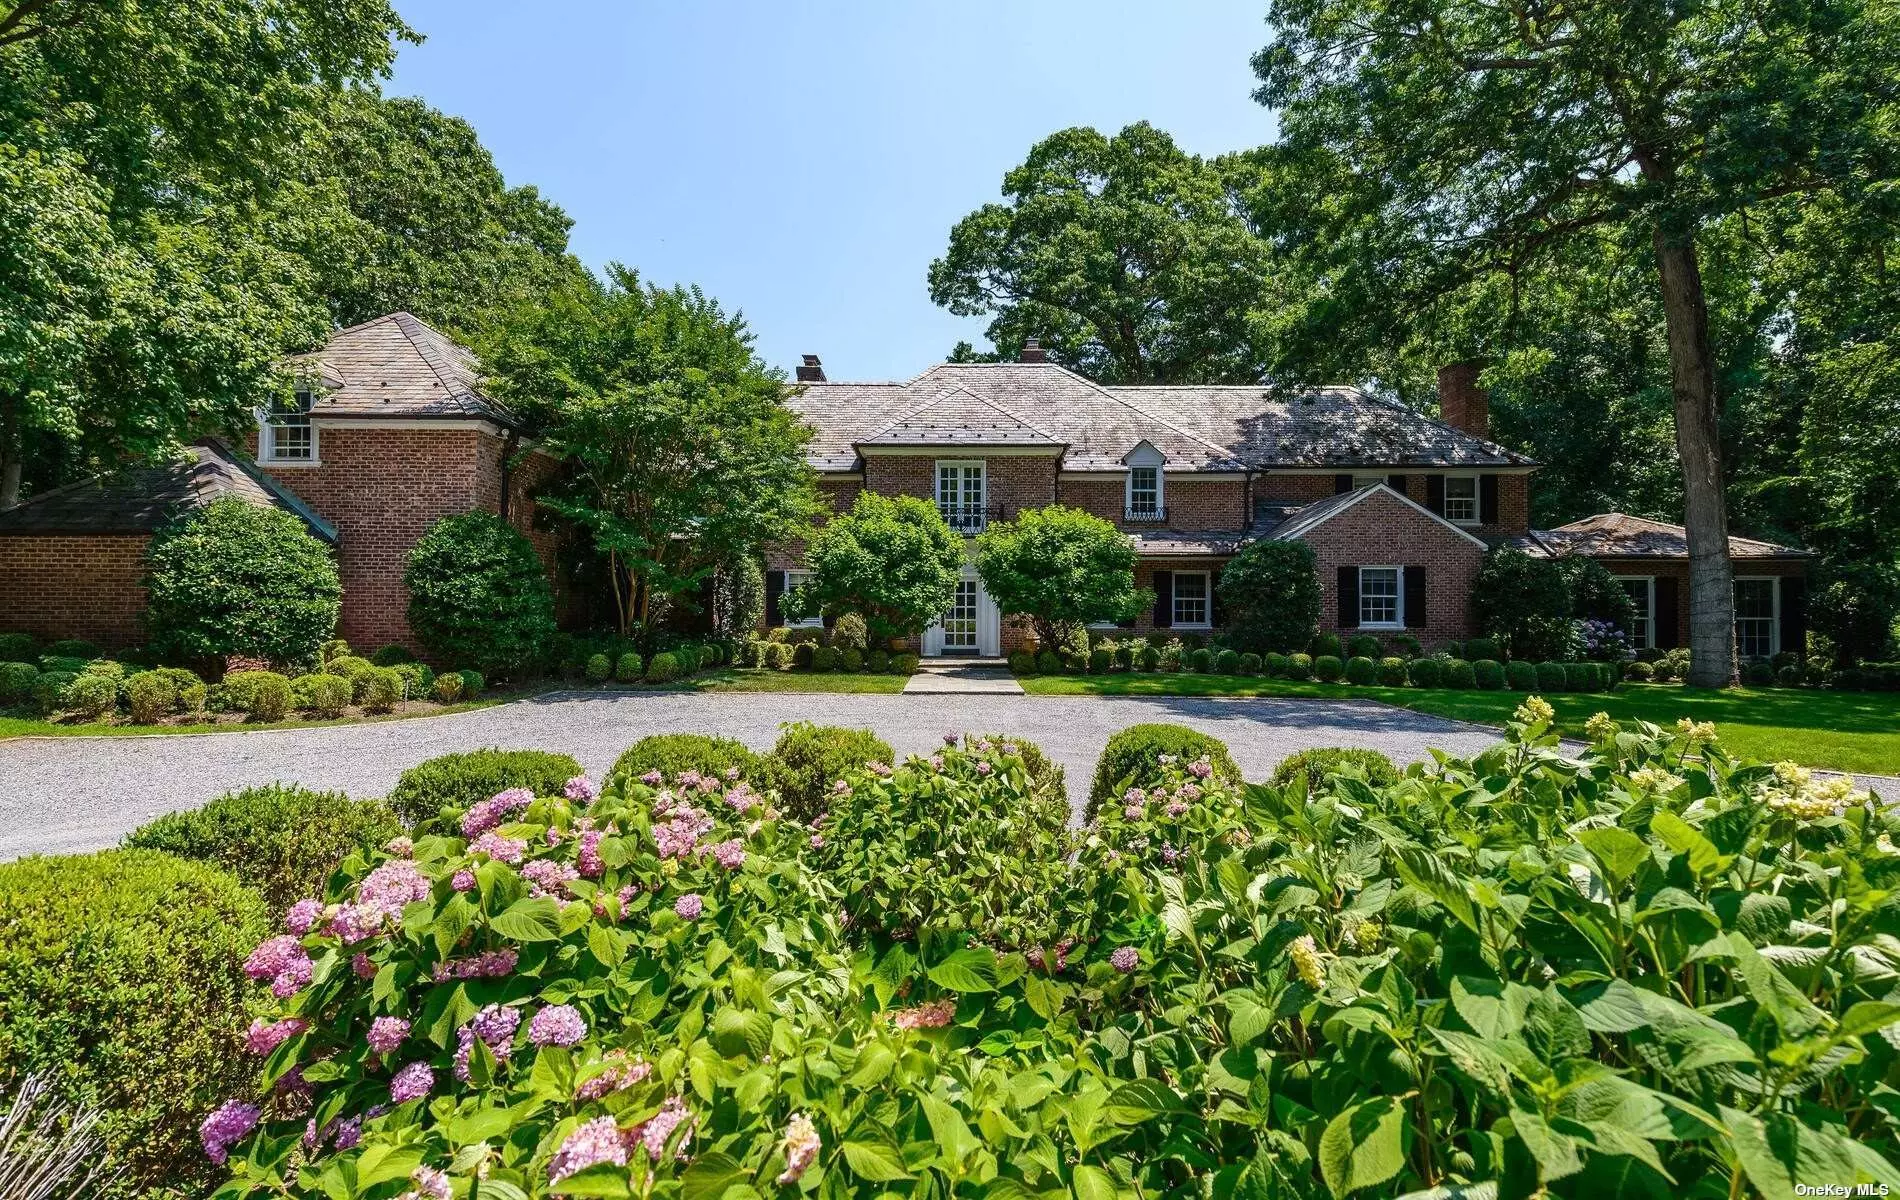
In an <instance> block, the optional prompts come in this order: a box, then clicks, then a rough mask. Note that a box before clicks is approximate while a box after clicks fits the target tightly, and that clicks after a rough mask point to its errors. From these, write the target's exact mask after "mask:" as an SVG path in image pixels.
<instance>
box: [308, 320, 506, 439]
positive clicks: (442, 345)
mask: <svg viewBox="0 0 1900 1200" xmlns="http://www.w3.org/2000/svg"><path fill="white" fill-rule="evenodd" d="M291 363H292V365H293V367H295V366H302V367H305V368H314V373H315V375H316V378H317V380H318V382H319V383H320V384H321V394H320V395H319V396H318V397H317V400H316V404H315V406H314V408H313V409H312V410H311V411H312V415H314V416H316V417H319V418H322V417H405V418H412V419H413V418H418V417H420V418H430V417H442V418H462V419H469V418H474V419H478V420H484V421H490V422H493V423H495V424H497V425H502V426H507V427H513V426H514V425H515V424H516V423H517V422H516V420H515V417H514V414H512V413H510V412H509V411H508V408H507V406H505V405H503V404H502V403H501V402H499V401H497V400H495V399H493V398H491V397H490V396H488V395H487V394H485V393H484V392H483V391H482V389H481V364H480V363H479V362H478V361H477V359H476V357H475V354H474V352H473V351H471V350H470V349H468V347H466V346H463V345H460V344H458V343H457V342H455V341H453V340H451V339H450V338H449V337H447V336H446V335H445V334H443V333H442V332H441V331H440V330H437V329H435V328H433V327H432V326H430V325H429V324H428V323H427V322H425V321H423V320H421V319H420V318H418V317H415V316H413V315H411V314H409V313H406V312H395V313H390V314H388V315H387V316H382V317H377V318H376V319H375V320H372V321H365V322H363V323H362V324H360V325H352V326H350V327H349V328H347V329H339V330H337V331H336V332H335V333H333V334H331V335H330V340H329V341H327V342H326V343H324V345H323V347H322V348H321V349H319V350H313V351H311V352H310V353H308V354H304V355H299V356H298V357H297V358H294V359H292V360H291Z"/></svg>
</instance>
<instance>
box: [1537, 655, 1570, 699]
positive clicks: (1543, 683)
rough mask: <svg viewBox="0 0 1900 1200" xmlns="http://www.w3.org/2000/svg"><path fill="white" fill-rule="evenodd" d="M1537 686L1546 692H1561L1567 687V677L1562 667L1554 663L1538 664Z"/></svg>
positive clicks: (1560, 664)
mask: <svg viewBox="0 0 1900 1200" xmlns="http://www.w3.org/2000/svg"><path fill="white" fill-rule="evenodd" d="M1537 686H1538V688H1539V689H1541V690H1543V691H1546V692H1561V691H1563V690H1564V689H1565V688H1567V687H1569V686H1570V684H1569V677H1568V676H1567V675H1566V674H1565V673H1564V665H1563V664H1562V663H1554V662H1540V663H1538V664H1537Z"/></svg>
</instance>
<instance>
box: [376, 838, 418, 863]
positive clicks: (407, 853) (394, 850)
mask: <svg viewBox="0 0 1900 1200" xmlns="http://www.w3.org/2000/svg"><path fill="white" fill-rule="evenodd" d="M383 849H384V850H387V851H388V852H389V853H391V854H393V855H395V856H396V857H397V858H409V857H411V856H412V855H414V854H415V852H416V843H415V840H414V839H413V838H408V837H393V838H390V839H389V841H387V842H386V843H384V844H383Z"/></svg>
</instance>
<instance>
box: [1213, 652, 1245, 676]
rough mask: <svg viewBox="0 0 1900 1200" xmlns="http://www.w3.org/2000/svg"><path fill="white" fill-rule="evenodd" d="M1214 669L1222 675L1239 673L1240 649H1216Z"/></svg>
mask: <svg viewBox="0 0 1900 1200" xmlns="http://www.w3.org/2000/svg"><path fill="white" fill-rule="evenodd" d="M1214 670H1215V671H1217V672H1219V673H1220V674H1222V675H1238V674H1240V651H1238V650H1234V649H1227V650H1220V651H1216V652H1215V654H1214Z"/></svg>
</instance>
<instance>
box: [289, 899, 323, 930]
mask: <svg viewBox="0 0 1900 1200" xmlns="http://www.w3.org/2000/svg"><path fill="white" fill-rule="evenodd" d="M321 916H323V901H321V900H312V899H310V898H308V897H306V898H304V899H302V900H299V901H297V903H295V904H293V905H291V906H290V910H289V911H288V912H286V913H285V914H284V928H285V929H288V930H289V931H290V932H292V933H294V934H296V935H297V936H298V937H302V936H303V935H304V934H306V933H309V932H310V931H311V930H312V929H315V928H316V927H317V919H318V918H319V917H321Z"/></svg>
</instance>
